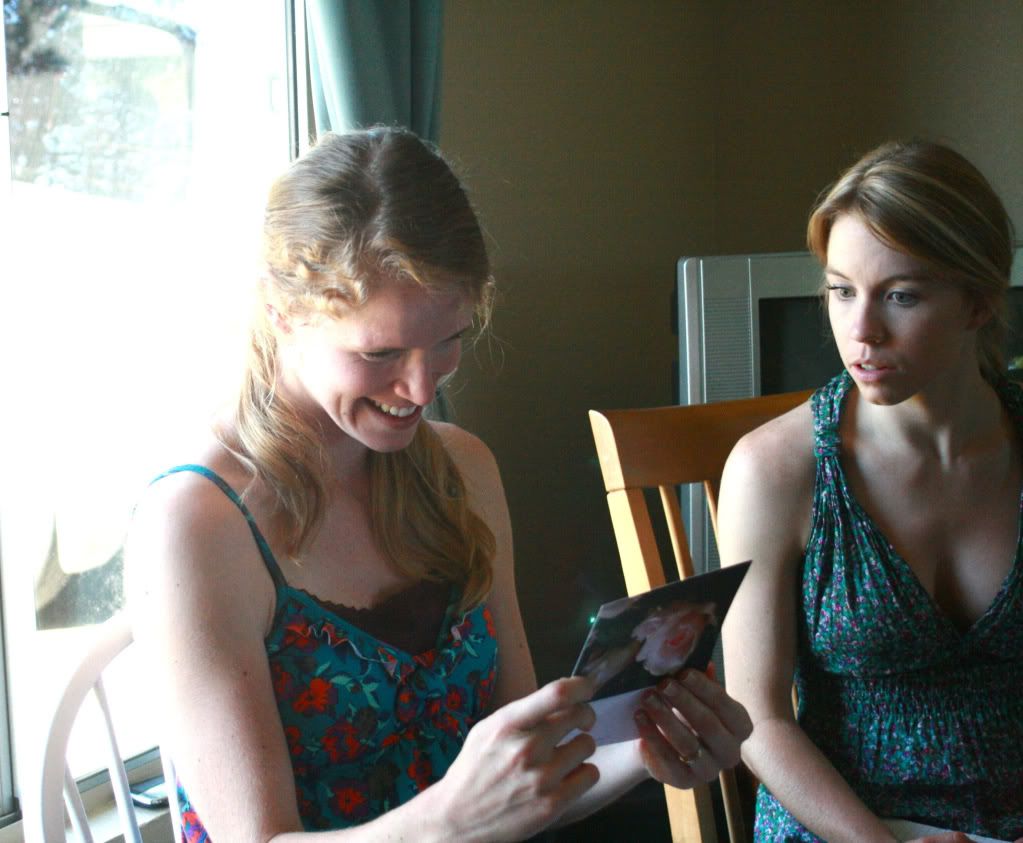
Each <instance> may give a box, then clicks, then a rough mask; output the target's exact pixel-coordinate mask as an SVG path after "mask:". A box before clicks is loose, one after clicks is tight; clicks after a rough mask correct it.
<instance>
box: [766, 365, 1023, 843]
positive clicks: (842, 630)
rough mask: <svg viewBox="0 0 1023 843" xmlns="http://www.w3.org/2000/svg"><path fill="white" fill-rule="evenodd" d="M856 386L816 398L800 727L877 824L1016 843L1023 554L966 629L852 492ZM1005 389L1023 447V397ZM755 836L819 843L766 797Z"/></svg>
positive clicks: (1021, 754)
mask: <svg viewBox="0 0 1023 843" xmlns="http://www.w3.org/2000/svg"><path fill="white" fill-rule="evenodd" d="M851 387H852V379H851V378H850V376H849V375H848V373H846V372H843V373H842V374H840V375H839V376H837V377H836V378H834V379H833V380H831V381H830V382H829V383H828V384H827V385H826V386H825V387H823V388H822V389H820V390H818V391H817V392H816V393H814V395H813V397H812V399H811V406H812V411H813V420H814V438H815V442H814V449H815V454H816V460H817V476H816V485H815V489H814V499H813V511H812V516H811V518H812V520H811V529H810V539H809V542H808V543H807V547H806V551H805V554H804V559H803V570H802V583H801V602H800V607H801V608H800V612H799V617H798V627H799V638H798V644H797V646H798V653H797V663H796V677H795V681H796V688H797V691H798V695H799V711H798V720H799V724H800V726H801V727H802V728H803V730H804V731H805V732H806V734H807V735H808V736H809V737H810V739H811V740H812V741H813V742H814V743H815V744H816V745H817V746H818V747H819V748H820V749H821V751H822V752H823V753H824V754H825V755H826V756H827V757H828V759H829V760H830V761H831V763H832V764H834V766H835V767H836V768H837V769H838V771H839V772H840V773H841V774H842V776H843V777H844V778H845V780H846V781H847V782H848V783H849V784H850V785H851V786H852V788H853V790H854V791H855V792H856V793H857V794H858V795H859V797H860V798H861V799H862V800H863V801H864V802H865V803H866V804H867V805H868V806H869V807H870V808H871V810H873V811H874V813H875V814H877V815H879V816H884V817H902V818H906V819H913V820H917V821H919V822H923V823H926V824H928V825H933V826H938V827H940V828H950V829H956V830H959V831H965V832H971V831H972V832H975V833H977V834H982V835H986V836H990V837H995V838H999V839H1004V840H1010V841H1011V840H1015V839H1016V838H1018V837H1020V836H1023V563H1021V561H1020V556H1021V545H1020V543H1018V544H1017V549H1016V556H1015V559H1014V560H1013V565H1012V568H1011V570H1010V572H1009V574H1008V575H1007V576H1006V578H1005V580H1004V581H1003V583H1002V586H1001V589H1000V590H999V592H998V594H997V596H996V597H995V598H994V600H993V602H992V603H991V605H990V606H989V607H988V609H987V610H986V611H985V612H984V614H983V615H982V616H981V617H980V618H978V619H977V621H976V622H975V623H974V624H973V626H972V627H970V628H969V629H968V630H966V631H961V630H960V629H958V628H957V627H956V626H955V625H954V624H953V623H952V621H951V620H950V619H949V618H948V617H947V616H946V615H945V614H944V613H943V612H942V611H941V609H940V608H939V607H938V606H937V605H936V604H935V602H934V600H933V599H932V598H931V597H930V595H929V594H928V593H927V592H926V591H925V590H924V588H923V586H922V584H921V583H920V581H919V580H918V579H917V577H916V575H915V574H914V573H913V571H912V570H911V569H910V568H909V566H908V565H907V564H906V562H905V561H904V560H903V559H902V558H901V557H900V556H899V555H898V553H897V552H896V551H895V549H894V548H893V547H892V546H891V544H890V543H889V542H888V541H887V540H886V539H885V537H884V536H883V535H882V533H881V531H880V530H879V529H878V527H877V525H876V524H875V523H874V522H873V521H872V520H871V518H870V516H869V515H868V514H867V513H866V512H865V511H864V510H863V509H862V508H861V506H860V505H859V504H858V503H857V501H856V499H855V498H854V497H853V495H852V492H851V491H850V489H849V486H848V483H847V481H846V477H845V473H844V472H843V470H842V464H841V460H840V438H839V432H838V431H839V420H840V417H841V410H842V406H843V402H844V399H845V397H846V395H847V394H848V392H849V390H850V388H851ZM998 391H999V395H1000V397H1001V400H1002V402H1003V405H1004V406H1005V408H1006V411H1007V412H1008V414H1009V416H1010V418H1011V419H1012V420H1013V421H1014V423H1015V425H1016V429H1017V431H1018V432H1019V435H1020V437H1021V439H1023V389H1021V388H1020V387H1019V386H1018V385H1016V384H1011V383H1008V382H1006V383H1003V384H1001V385H1000V386H999V387H998ZM1021 504H1023V500H1021ZM1021 513H1023V510H1021ZM1021 540H1023V534H1021ZM754 838H755V840H757V841H817V840H819V838H818V837H816V836H815V835H814V834H812V833H811V832H810V831H808V830H807V829H806V828H804V827H803V826H802V825H801V824H800V823H799V822H798V821H797V820H796V819H795V818H794V817H793V816H792V815H791V814H789V813H788V811H786V810H785V808H784V807H782V805H781V804H780V803H779V802H778V801H777V800H776V799H775V798H774V797H773V796H772V795H771V793H770V792H769V791H768V790H766V789H765V788H764V787H763V786H761V788H760V790H759V792H758V795H757V808H756V825H755V831H754Z"/></svg>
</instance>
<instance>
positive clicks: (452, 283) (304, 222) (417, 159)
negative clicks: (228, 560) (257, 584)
mask: <svg viewBox="0 0 1023 843" xmlns="http://www.w3.org/2000/svg"><path fill="white" fill-rule="evenodd" d="M263 243H264V254H263V257H264V263H265V278H264V279H263V283H262V285H261V296H260V301H259V305H260V306H259V307H258V309H257V313H256V314H255V318H254V323H253V328H252V332H251V345H250V352H249V362H248V365H247V367H246V370H245V374H244V377H243V381H242V386H241V390H240V394H239V397H238V402H237V407H236V413H235V424H234V428H233V429H232V430H229V431H224V432H222V433H221V439H222V441H223V442H224V444H225V445H226V446H227V447H229V448H230V449H231V450H232V451H233V452H234V453H236V454H237V455H238V456H239V457H240V458H241V459H243V460H244V461H245V462H246V464H247V465H248V466H249V467H250V469H251V470H252V472H253V474H254V476H255V477H256V478H258V479H259V480H260V481H261V482H262V483H263V484H264V485H265V486H266V488H268V489H269V490H271V493H272V495H273V498H274V504H275V515H274V517H275V521H276V523H275V526H276V527H277V529H278V530H279V532H280V534H281V535H282V536H283V540H284V546H285V550H286V552H287V553H288V554H289V555H290V556H291V557H292V558H300V557H301V554H302V551H303V549H304V548H306V547H307V546H308V543H309V542H310V541H311V540H312V537H313V535H314V533H315V531H316V528H317V526H318V525H319V523H320V521H321V520H322V518H323V513H324V509H325V505H326V495H327V492H326V489H327V482H326V480H327V476H326V471H327V469H326V462H325V459H324V455H323V452H322V450H321V446H320V442H321V435H320V432H319V431H318V430H316V429H314V428H313V427H312V426H310V424H309V423H308V422H306V421H305V420H303V419H302V418H301V417H300V415H299V414H298V413H297V412H295V410H294V408H293V407H292V406H291V405H290V404H289V402H288V401H287V399H286V398H285V397H284V396H283V395H282V394H281V393H280V392H278V391H277V389H276V384H277V376H278V347H277V340H276V334H275V330H274V326H273V324H272V317H271V315H270V311H271V310H272V311H276V312H277V313H280V314H286V315H288V316H293V315H309V314H316V313H321V314H327V315H334V316H339V315H342V314H344V313H345V312H350V311H351V310H352V309H357V308H359V307H361V306H362V305H363V304H365V303H366V301H368V300H369V298H370V297H371V296H372V295H373V291H374V290H375V289H377V288H378V287H379V285H382V284H392V283H409V282H412V283H415V284H419V285H422V286H424V287H426V288H429V289H431V290H449V291H450V290H456V291H460V292H463V293H465V294H466V295H467V296H469V298H470V300H471V301H472V302H473V303H474V305H475V310H476V316H477V322H478V324H479V326H480V328H481V329H482V328H483V327H485V326H486V324H487V322H488V320H489V316H490V309H491V305H492V301H493V290H494V281H493V277H492V275H491V271H490V263H489V260H488V257H487V251H486V247H485V245H484V241H483V235H482V233H481V231H480V226H479V223H478V221H477V219H476V215H475V213H474V212H473V209H472V207H471V205H470V203H469V200H468V198H467V196H466V194H465V191H464V190H463V188H462V186H461V184H460V183H459V181H458V179H457V178H456V177H455V175H454V174H453V173H452V171H451V168H450V167H449V166H448V164H447V163H446V162H445V161H444V159H443V158H442V157H441V156H440V155H439V153H438V152H437V151H436V150H435V149H434V148H432V147H431V146H429V145H428V144H426V143H424V142H423V141H422V140H420V139H419V138H418V137H416V136H415V135H413V134H412V133H411V132H408V131H405V130H402V129H397V128H374V129H370V130H366V131H361V132H353V133H350V134H344V135H337V134H326V135H323V136H322V137H320V139H319V140H318V141H317V143H316V145H315V146H314V147H313V148H312V149H310V150H309V152H307V153H306V154H305V155H304V156H302V157H301V158H300V159H298V160H297V161H295V162H294V163H293V164H292V166H291V167H290V168H289V169H288V170H287V171H286V172H285V173H284V175H282V176H281V177H280V178H279V179H278V180H277V181H276V182H275V183H274V184H273V186H272V188H271V190H270V196H269V200H268V202H267V207H266V215H265V218H264V226H263ZM370 500H371V512H372V527H373V533H374V537H375V539H376V541H377V542H378V545H379V547H380V548H381V549H382V550H383V551H384V553H385V554H386V555H387V557H388V558H389V559H390V560H391V561H392V562H393V563H394V565H396V566H397V567H398V569H399V570H401V571H403V572H404V573H406V574H407V575H408V576H410V577H412V578H414V579H423V578H429V579H436V580H446V581H450V582H452V583H455V584H457V585H459V586H460V587H461V592H462V599H461V607H462V608H463V609H467V608H470V607H471V606H474V605H477V604H478V603H480V602H481V601H482V600H483V599H484V598H485V597H486V595H487V594H488V593H489V591H490V586H491V581H492V570H491V568H492V560H493V555H494V550H495V547H494V536H493V533H492V532H491V531H490V529H489V528H488V527H487V525H486V524H485V523H484V522H483V520H482V519H481V518H479V517H478V516H477V515H476V513H474V512H473V511H472V510H471V509H470V507H469V505H468V501H467V496H466V489H465V483H464V481H463V479H462V477H461V475H460V473H459V471H458V468H457V467H456V465H455V464H454V462H453V461H452V459H451V457H450V455H449V454H448V452H447V450H446V449H445V448H444V446H443V444H442V443H441V441H440V439H439V437H438V436H437V434H436V433H435V432H434V431H433V429H432V428H431V427H430V425H428V424H420V425H419V427H418V429H417V431H416V434H415V436H414V438H413V440H412V442H411V444H410V445H409V446H408V447H407V448H405V449H404V450H401V451H397V452H394V453H376V452H371V453H370Z"/></svg>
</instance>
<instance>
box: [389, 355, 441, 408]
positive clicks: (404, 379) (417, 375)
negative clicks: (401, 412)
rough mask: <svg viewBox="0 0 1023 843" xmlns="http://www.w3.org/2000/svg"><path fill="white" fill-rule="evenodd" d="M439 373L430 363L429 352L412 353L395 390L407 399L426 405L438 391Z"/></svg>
mask: <svg viewBox="0 0 1023 843" xmlns="http://www.w3.org/2000/svg"><path fill="white" fill-rule="evenodd" d="M437 380H438V374H437V373H436V372H434V371H433V366H431V365H430V358H429V355H427V354H410V355H409V357H408V360H407V362H406V364H405V368H404V371H403V372H402V374H401V378H400V379H399V380H398V383H396V384H395V391H396V392H397V393H398V394H399V395H400V396H401V397H402V398H404V399H405V400H406V401H411V402H412V403H413V404H418V405H419V406H426V405H427V404H429V403H430V402H431V401H433V398H434V394H435V393H436V391H437Z"/></svg>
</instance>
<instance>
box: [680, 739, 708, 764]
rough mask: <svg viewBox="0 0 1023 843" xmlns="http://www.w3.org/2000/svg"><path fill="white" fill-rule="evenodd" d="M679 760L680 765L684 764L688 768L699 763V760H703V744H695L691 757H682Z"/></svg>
mask: <svg viewBox="0 0 1023 843" xmlns="http://www.w3.org/2000/svg"><path fill="white" fill-rule="evenodd" d="M680 758H681V759H682V763H683V764H685V765H686V766H689V765H691V764H693V763H694V762H696V761H699V760H700V759H701V758H703V744H697V745H696V752H694V753H693V754H692V755H682V756H680Z"/></svg>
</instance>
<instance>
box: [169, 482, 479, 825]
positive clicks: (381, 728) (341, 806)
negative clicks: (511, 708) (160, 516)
mask: <svg viewBox="0 0 1023 843" xmlns="http://www.w3.org/2000/svg"><path fill="white" fill-rule="evenodd" d="M179 471H192V472H196V473H198V474H201V475H203V476H204V477H206V478H208V479H209V480H211V481H212V482H213V483H215V484H216V485H217V486H218V487H220V489H221V490H222V491H223V492H224V494H226V495H227V496H228V497H229V498H230V499H231V500H232V501H233V502H234V504H235V505H236V506H237V507H238V509H239V510H240V511H241V512H242V514H243V515H244V516H245V519H246V520H247V521H248V524H249V528H250V530H251V531H252V535H253V538H254V539H255V541H256V544H257V546H258V547H259V551H260V553H261V555H262V557H263V561H264V562H265V563H266V567H267V569H268V571H269V572H270V576H271V577H272V578H273V581H274V584H275V586H276V592H277V594H276V612H275V614H274V618H273V624H272V626H271V629H270V633H269V635H268V636H267V637H266V653H267V658H268V660H269V662H270V671H271V676H272V679H273V690H274V696H275V697H276V699H277V709H278V712H279V713H280V717H281V726H282V729H283V731H284V735H285V738H286V740H287V743H288V748H289V750H290V753H291V765H292V769H293V770H294V774H295V791H296V796H297V800H298V810H299V814H300V816H301V818H302V824H303V826H304V828H305V830H306V831H318V830H327V829H340V828H348V827H351V826H354V825H358V824H360V823H364V822H367V821H369V820H371V819H373V818H375V817H378V816H380V815H381V814H383V813H384V812H386V811H388V810H390V809H391V808H394V807H396V806H397V805H400V804H402V803H403V802H406V801H408V800H409V799H411V798H412V797H413V796H415V795H416V794H418V793H420V792H421V791H423V790H425V789H426V788H427V787H429V786H430V785H431V784H433V783H434V782H436V781H438V780H439V779H440V778H441V777H442V776H443V775H444V773H445V772H446V771H447V769H448V767H449V766H450V765H451V763H452V762H453V761H454V759H455V757H456V756H457V755H458V752H459V750H460V749H461V748H462V744H463V743H464V742H465V737H466V735H467V734H468V732H469V729H470V728H472V726H473V725H474V724H475V723H476V722H477V721H478V720H480V719H481V718H482V717H483V715H484V712H485V710H486V707H487V704H488V703H489V701H490V698H491V695H492V693H493V688H494V682H495V679H496V673H497V640H496V638H495V635H494V627H493V621H492V618H491V615H490V611H489V610H488V608H487V607H486V605H485V604H483V605H480V606H477V607H475V608H474V609H472V610H471V611H469V612H467V613H458V612H457V611H456V605H457V602H458V601H457V595H452V600H451V603H450V605H449V607H448V612H447V616H446V617H445V619H444V623H443V624H442V627H441V629H440V631H439V634H438V637H437V642H436V645H435V646H434V647H433V648H432V649H430V650H427V651H426V652H422V653H417V654H410V653H407V652H405V651H403V650H401V649H399V648H398V647H395V646H392V645H390V644H388V643H385V642H384V641H381V640H379V639H378V638H375V637H374V636H372V635H370V634H368V633H367V632H364V631H363V630H362V629H360V628H359V627H358V626H356V625H355V624H353V623H352V622H350V621H349V620H346V619H345V618H343V617H341V615H340V614H338V613H337V612H336V611H334V610H332V609H331V608H329V607H327V606H325V605H324V604H323V603H321V602H320V601H318V600H317V599H316V598H315V597H313V596H312V595H310V594H308V593H306V592H304V591H302V590H299V589H296V588H292V587H291V586H289V585H288V584H287V582H285V580H284V576H283V574H282V573H281V570H280V567H279V565H278V564H277V561H276V559H275V558H274V556H273V553H272V552H271V551H270V547H269V545H268V544H267V542H266V539H265V538H264V537H263V535H262V533H261V532H260V530H259V528H258V527H257V526H256V522H255V520H254V518H253V517H252V514H251V513H250V512H249V510H248V508H247V507H246V506H245V504H244V503H242V501H241V499H240V498H239V497H238V495H237V494H236V493H235V491H234V490H233V489H232V488H231V487H230V486H228V484H227V483H226V482H225V481H224V480H223V479H222V478H221V477H220V476H219V475H217V474H215V473H214V472H213V471H211V470H210V469H208V468H206V467H205V466H200V465H182V466H177V467H175V468H173V469H171V470H170V471H167V472H165V473H164V474H162V475H160V477H165V476H167V475H168V474H173V473H176V472H179ZM157 479H159V478H157ZM154 482H155V481H154ZM177 785H178V786H177V794H178V801H179V808H180V810H181V820H182V827H183V832H182V840H183V841H184V843H208V841H210V838H209V836H208V834H207V832H206V830H205V828H204V827H203V825H202V822H201V820H200V819H199V816H198V814H197V812H196V810H195V808H194V806H193V805H192V803H191V802H190V800H189V798H188V794H187V793H186V790H185V787H184V786H183V784H182V783H181V782H178V783H177Z"/></svg>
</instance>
